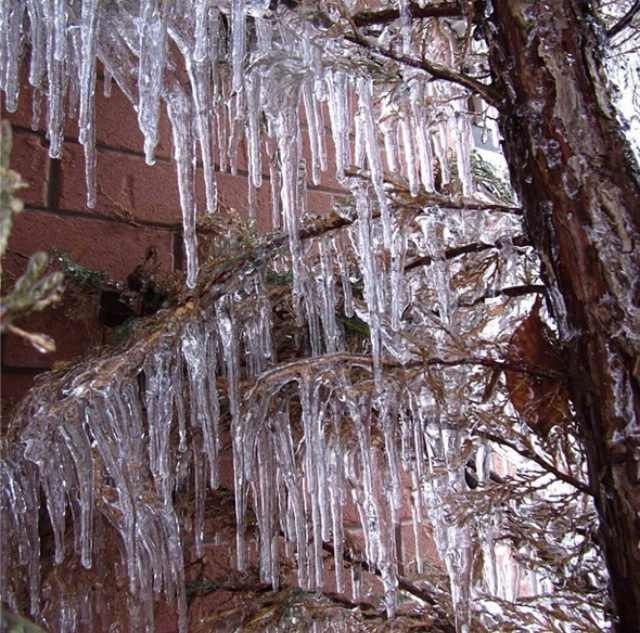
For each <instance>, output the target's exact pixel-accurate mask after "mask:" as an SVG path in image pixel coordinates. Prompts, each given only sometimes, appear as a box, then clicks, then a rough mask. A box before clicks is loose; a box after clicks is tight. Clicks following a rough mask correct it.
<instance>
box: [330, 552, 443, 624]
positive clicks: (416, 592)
mask: <svg viewBox="0 0 640 633" xmlns="http://www.w3.org/2000/svg"><path fill="white" fill-rule="evenodd" d="M322 549H323V550H324V551H325V552H328V553H329V554H330V555H331V556H332V557H334V559H335V551H334V549H333V545H331V543H326V542H323V543H322ZM343 559H344V562H345V563H348V564H349V565H351V566H354V565H357V566H358V567H361V568H362V569H364V570H365V571H367V572H369V573H370V574H373V575H375V576H378V577H379V576H380V575H381V574H380V570H379V569H378V568H377V567H374V566H372V565H369V563H367V561H365V560H361V559H359V558H356V557H355V556H353V554H351V552H349V551H345V552H344V554H343ZM398 588H399V589H401V590H402V591H404V592H406V593H408V594H409V595H412V596H414V597H415V598H418V600H421V601H422V602H424V603H425V604H428V605H430V606H431V607H434V608H435V609H436V610H440V609H442V606H441V604H440V602H439V600H437V599H436V598H435V597H434V596H433V595H431V594H430V593H429V592H428V591H426V590H424V589H421V588H420V587H417V586H416V585H414V584H413V583H412V582H410V581H409V580H407V579H406V578H403V577H402V576H398ZM438 616H439V617H438V621H437V622H434V625H436V624H437V625H438V626H439V627H441V630H442V631H446V632H451V633H454V632H455V627H454V626H453V624H452V622H451V621H450V620H449V619H448V614H446V612H445V611H444V609H442V612H441V613H439V614H438Z"/></svg>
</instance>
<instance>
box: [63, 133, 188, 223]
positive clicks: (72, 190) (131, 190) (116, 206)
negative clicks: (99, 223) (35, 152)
mask: <svg viewBox="0 0 640 633" xmlns="http://www.w3.org/2000/svg"><path fill="white" fill-rule="evenodd" d="M97 180H98V191H97V202H96V208H95V209H89V208H88V207H87V206H86V189H85V182H84V153H83V149H82V147H81V146H80V145H76V144H72V143H67V144H66V145H65V148H64V154H63V158H62V163H61V173H60V181H59V198H58V208H59V209H62V210H66V211H86V212H89V213H95V214H96V215H103V216H108V217H120V218H135V219H137V220H146V221H150V222H165V223H169V224H175V223H177V222H179V221H180V217H181V214H180V206H179V199H178V184H177V178H176V170H175V166H174V165H173V164H172V163H165V162H160V161H158V162H157V163H156V164H155V165H153V166H149V165H147V164H146V163H145V162H144V159H143V158H142V157H141V156H135V155H132V154H122V153H120V152H116V151H111V150H99V151H98V164H97Z"/></svg>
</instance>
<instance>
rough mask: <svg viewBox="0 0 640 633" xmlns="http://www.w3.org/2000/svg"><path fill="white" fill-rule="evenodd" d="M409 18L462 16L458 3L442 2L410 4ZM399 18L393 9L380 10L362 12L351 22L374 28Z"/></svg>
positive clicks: (398, 13)
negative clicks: (422, 5)
mask: <svg viewBox="0 0 640 633" xmlns="http://www.w3.org/2000/svg"><path fill="white" fill-rule="evenodd" d="M410 11H411V17H412V18H414V19H422V18H453V17H460V16H462V9H461V8H460V4H459V3H458V2H444V3H441V4H435V5H427V6H426V7H421V6H420V5H419V4H417V3H415V2H412V3H411V5H410ZM399 17H400V11H398V9H395V8H390V9H382V10H381V11H362V12H361V13H357V14H356V15H354V16H353V18H352V19H353V22H354V24H355V25H356V26H358V27H367V26H375V25H376V24H387V23H389V22H393V21H394V20H397V19H398V18H399Z"/></svg>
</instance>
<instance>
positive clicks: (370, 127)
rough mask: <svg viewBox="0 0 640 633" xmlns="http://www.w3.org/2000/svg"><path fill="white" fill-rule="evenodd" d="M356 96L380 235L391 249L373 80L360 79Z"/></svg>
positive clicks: (390, 229) (390, 227)
mask: <svg viewBox="0 0 640 633" xmlns="http://www.w3.org/2000/svg"><path fill="white" fill-rule="evenodd" d="M358 95H359V97H360V116H361V117H362V126H363V131H364V138H365V146H366V148H367V161H368V163H369V170H370V171H371V183H372V184H373V190H374V191H375V193H376V198H377V200H378V206H379V207H380V216H381V218H382V234H383V240H384V246H385V248H387V249H389V248H391V233H392V223H391V213H390V210H389V204H388V202H387V196H386V194H385V191H384V176H383V173H382V162H381V160H380V149H379V148H378V143H377V141H376V124H375V120H374V114H373V103H372V98H373V79H360V80H359V82H358Z"/></svg>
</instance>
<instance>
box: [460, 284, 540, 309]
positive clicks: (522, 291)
mask: <svg viewBox="0 0 640 633" xmlns="http://www.w3.org/2000/svg"><path fill="white" fill-rule="evenodd" d="M545 292H546V287H545V286H543V285H542V284H524V285H522V286H507V287H506V288H499V289H497V290H493V291H489V292H487V293H485V294H484V295H482V296H481V297H478V298H477V299H476V300H475V301H473V302H471V303H462V304H460V305H462V306H464V307H466V308H472V307H473V306H476V305H478V304H479V303H483V302H484V301H486V300H487V299H493V298H495V297H500V296H503V295H504V296H505V297H524V296H526V295H530V294H537V293H545Z"/></svg>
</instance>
